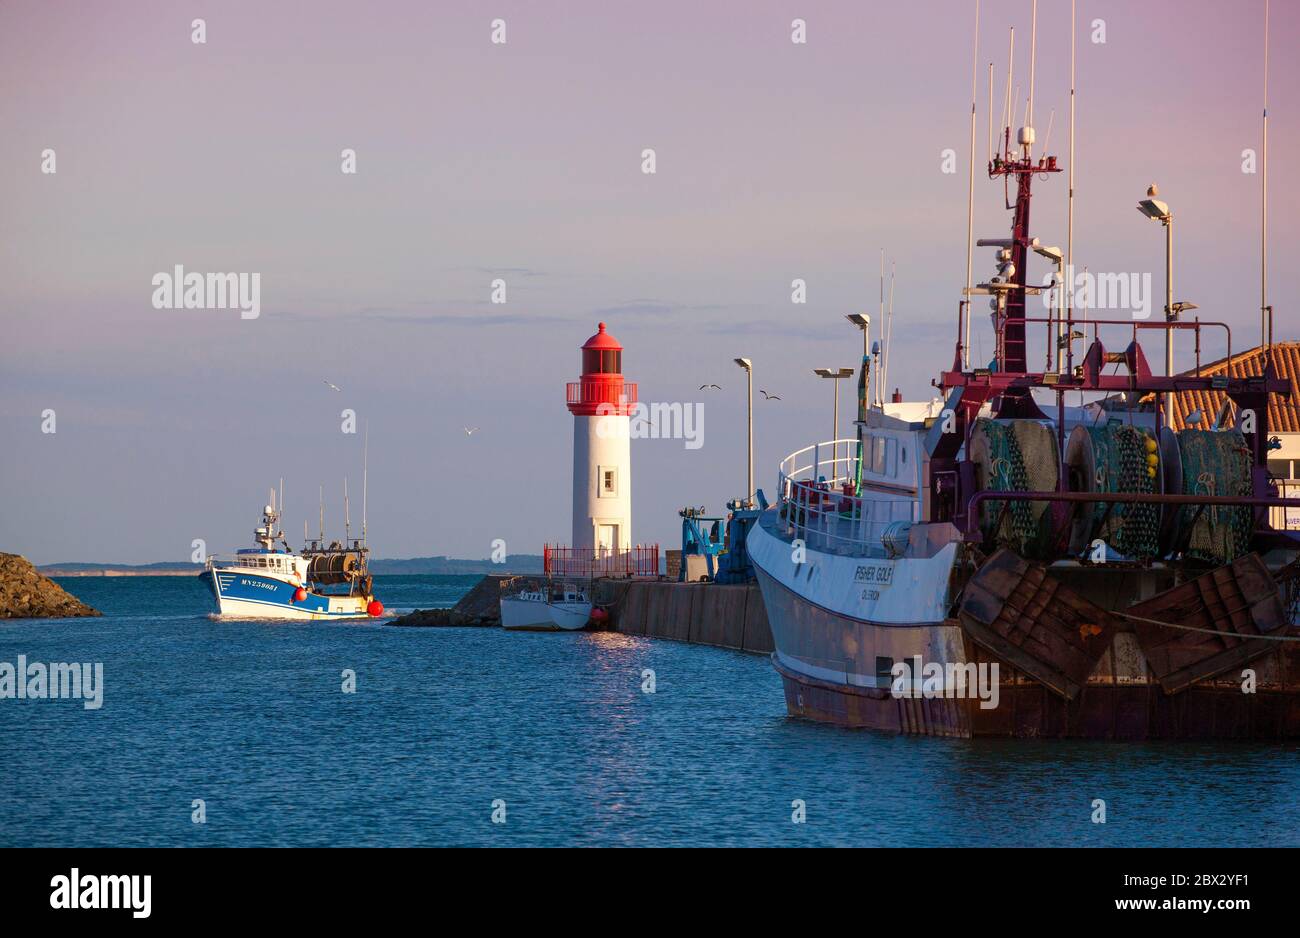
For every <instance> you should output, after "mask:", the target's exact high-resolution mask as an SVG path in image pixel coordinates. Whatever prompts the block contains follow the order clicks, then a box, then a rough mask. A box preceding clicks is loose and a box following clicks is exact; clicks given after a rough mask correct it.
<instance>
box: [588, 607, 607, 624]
mask: <svg viewBox="0 0 1300 938" xmlns="http://www.w3.org/2000/svg"><path fill="white" fill-rule="evenodd" d="M608 619H609V613H608V612H606V611H605V610H604V609H593V610H591V621H592V622H605V621H607V620H608Z"/></svg>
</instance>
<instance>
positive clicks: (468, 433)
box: [462, 427, 478, 436]
mask: <svg viewBox="0 0 1300 938" xmlns="http://www.w3.org/2000/svg"><path fill="white" fill-rule="evenodd" d="M462 429H463V430H464V431H465V435H466V436H473V435H474V431H475V430H477V429H478V427H462Z"/></svg>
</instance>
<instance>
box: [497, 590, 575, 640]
mask: <svg viewBox="0 0 1300 938" xmlns="http://www.w3.org/2000/svg"><path fill="white" fill-rule="evenodd" d="M590 620H591V603H544V602H537V601H536V600H525V599H515V598H503V599H502V600H501V627H502V628H504V629H510V630H512V631H524V632H576V631H578V630H579V629H582V628H583V627H584V626H586V624H587V623H588V622H589V621H590Z"/></svg>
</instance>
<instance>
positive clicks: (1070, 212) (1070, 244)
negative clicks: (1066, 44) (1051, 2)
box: [1056, 0, 1075, 371]
mask: <svg viewBox="0 0 1300 938" xmlns="http://www.w3.org/2000/svg"><path fill="white" fill-rule="evenodd" d="M1074 5H1075V0H1070V177H1069V181H1068V183H1067V191H1068V193H1069V194H1068V195H1067V197H1066V209H1065V277H1066V280H1067V281H1068V282H1069V288H1068V290H1067V292H1066V307H1065V324H1064V326H1062V324H1061V323H1059V322H1058V323H1057V324H1056V336H1057V338H1056V342H1057V345H1058V346H1059V345H1060V343H1061V338H1062V337H1063V336H1064V338H1065V341H1066V369H1067V370H1069V371H1073V369H1074V338H1073V336H1074V46H1075V43H1074V27H1075V13H1074ZM1056 355H1057V358H1056V360H1057V363H1058V364H1059V363H1060V360H1061V357H1060V356H1061V353H1060V349H1059V348H1058V349H1057V353H1056Z"/></svg>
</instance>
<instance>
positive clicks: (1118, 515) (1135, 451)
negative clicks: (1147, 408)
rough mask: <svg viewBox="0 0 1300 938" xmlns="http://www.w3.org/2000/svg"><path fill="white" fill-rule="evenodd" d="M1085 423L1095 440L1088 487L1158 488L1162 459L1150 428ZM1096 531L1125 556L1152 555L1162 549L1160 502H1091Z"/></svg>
mask: <svg viewBox="0 0 1300 938" xmlns="http://www.w3.org/2000/svg"><path fill="white" fill-rule="evenodd" d="M1084 429H1085V430H1086V431H1087V434H1088V437H1089V439H1090V440H1091V441H1092V452H1093V478H1092V488H1091V489H1090V491H1093V492H1126V493H1134V494H1142V495H1149V494H1152V493H1154V492H1155V491H1156V470H1157V466H1158V465H1159V459H1158V457H1157V455H1156V451H1157V446H1156V441H1155V438H1154V437H1153V436H1152V435H1151V434H1150V433H1148V432H1147V431H1145V430H1142V429H1139V428H1137V427H1133V426H1128V425H1127V424H1122V423H1119V422H1112V423H1108V424H1106V425H1105V426H1101V427H1085V428H1084ZM1092 537H1094V538H1101V539H1102V540H1104V541H1105V542H1106V543H1107V544H1108V545H1110V547H1112V548H1113V549H1114V550H1116V551H1117V552H1119V553H1121V554H1123V555H1124V556H1125V557H1130V558H1133V559H1135V560H1149V559H1150V558H1152V557H1154V556H1155V555H1156V554H1157V552H1158V551H1159V549H1160V506H1159V505H1155V504H1150V503H1133V504H1127V505H1124V504H1112V505H1107V504H1105V503H1102V502H1098V503H1097V504H1096V505H1094V506H1093V508H1092Z"/></svg>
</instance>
